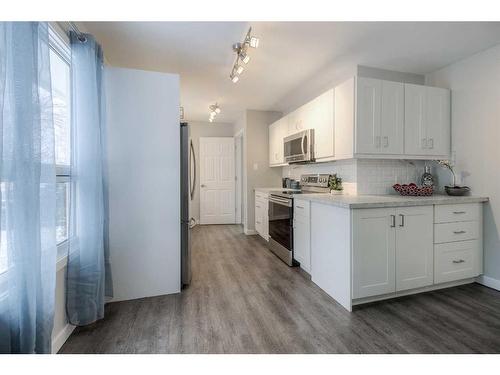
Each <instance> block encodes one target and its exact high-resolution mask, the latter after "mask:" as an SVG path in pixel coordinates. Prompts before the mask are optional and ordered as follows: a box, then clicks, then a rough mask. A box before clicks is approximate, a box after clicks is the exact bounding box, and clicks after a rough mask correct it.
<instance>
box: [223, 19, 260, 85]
mask: <svg viewBox="0 0 500 375" xmlns="http://www.w3.org/2000/svg"><path fill="white" fill-rule="evenodd" d="M249 47H251V48H258V47H259V38H257V37H256V36H253V35H252V28H251V27H250V28H249V29H248V32H247V34H246V35H245V39H244V40H243V42H241V43H235V44H233V51H234V53H236V59H235V60H234V63H233V68H232V69H231V74H230V75H229V78H230V79H231V81H233V82H234V83H236V82H238V81H239V80H240V78H239V77H238V75H240V74H241V73H243V70H245V68H244V67H243V65H241V64H240V61H241V62H243V63H244V64H248V63H249V62H250V55H249V54H248V51H247V50H248V48H249Z"/></svg>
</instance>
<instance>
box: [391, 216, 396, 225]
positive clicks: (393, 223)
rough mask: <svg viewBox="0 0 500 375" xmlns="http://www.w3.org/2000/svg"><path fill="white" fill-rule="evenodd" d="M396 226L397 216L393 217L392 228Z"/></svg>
mask: <svg viewBox="0 0 500 375" xmlns="http://www.w3.org/2000/svg"><path fill="white" fill-rule="evenodd" d="M395 226H396V215H391V228H394V227H395Z"/></svg>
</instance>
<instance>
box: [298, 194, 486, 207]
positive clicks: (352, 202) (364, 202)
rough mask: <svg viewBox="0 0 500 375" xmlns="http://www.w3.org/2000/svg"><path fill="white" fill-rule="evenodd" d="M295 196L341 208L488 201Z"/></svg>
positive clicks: (481, 199) (479, 199) (439, 197)
mask: <svg viewBox="0 0 500 375" xmlns="http://www.w3.org/2000/svg"><path fill="white" fill-rule="evenodd" d="M295 198H297V199H304V200H308V201H311V202H317V203H323V204H329V205H332V206H337V207H343V208H383V207H408V206H427V205H433V204H459V203H479V202H487V201H488V198H486V197H477V196H465V197H451V196H449V195H440V194H435V195H432V196H430V197H403V196H400V195H331V194H297V195H296V196H295Z"/></svg>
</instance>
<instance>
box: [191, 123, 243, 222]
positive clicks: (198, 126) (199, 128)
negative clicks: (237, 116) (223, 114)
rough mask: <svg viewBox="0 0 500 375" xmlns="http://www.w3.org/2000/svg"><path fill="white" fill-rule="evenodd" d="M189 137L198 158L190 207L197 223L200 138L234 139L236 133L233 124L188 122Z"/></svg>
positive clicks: (198, 219)
mask: <svg viewBox="0 0 500 375" xmlns="http://www.w3.org/2000/svg"><path fill="white" fill-rule="evenodd" d="M188 123H189V136H190V138H191V139H192V140H193V147H194V152H195V156H196V174H197V176H196V183H195V188H194V196H193V200H192V201H191V202H190V205H189V215H190V217H192V218H194V219H195V220H196V222H197V223H199V222H200V137H232V136H233V131H234V125H233V124H222V123H215V122H208V121H207V122H196V121H188Z"/></svg>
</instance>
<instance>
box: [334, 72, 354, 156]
mask: <svg viewBox="0 0 500 375" xmlns="http://www.w3.org/2000/svg"><path fill="white" fill-rule="evenodd" d="M354 92H355V78H354V77H353V78H350V79H348V80H347V81H345V82H344V83H342V84H340V85H338V86H336V87H335V95H334V96H335V98H334V101H335V108H334V112H335V113H334V116H335V121H334V124H335V126H334V128H335V135H334V142H335V146H334V152H335V158H339V159H347V158H352V156H353V152H354V108H355V103H354V102H355V100H354Z"/></svg>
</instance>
